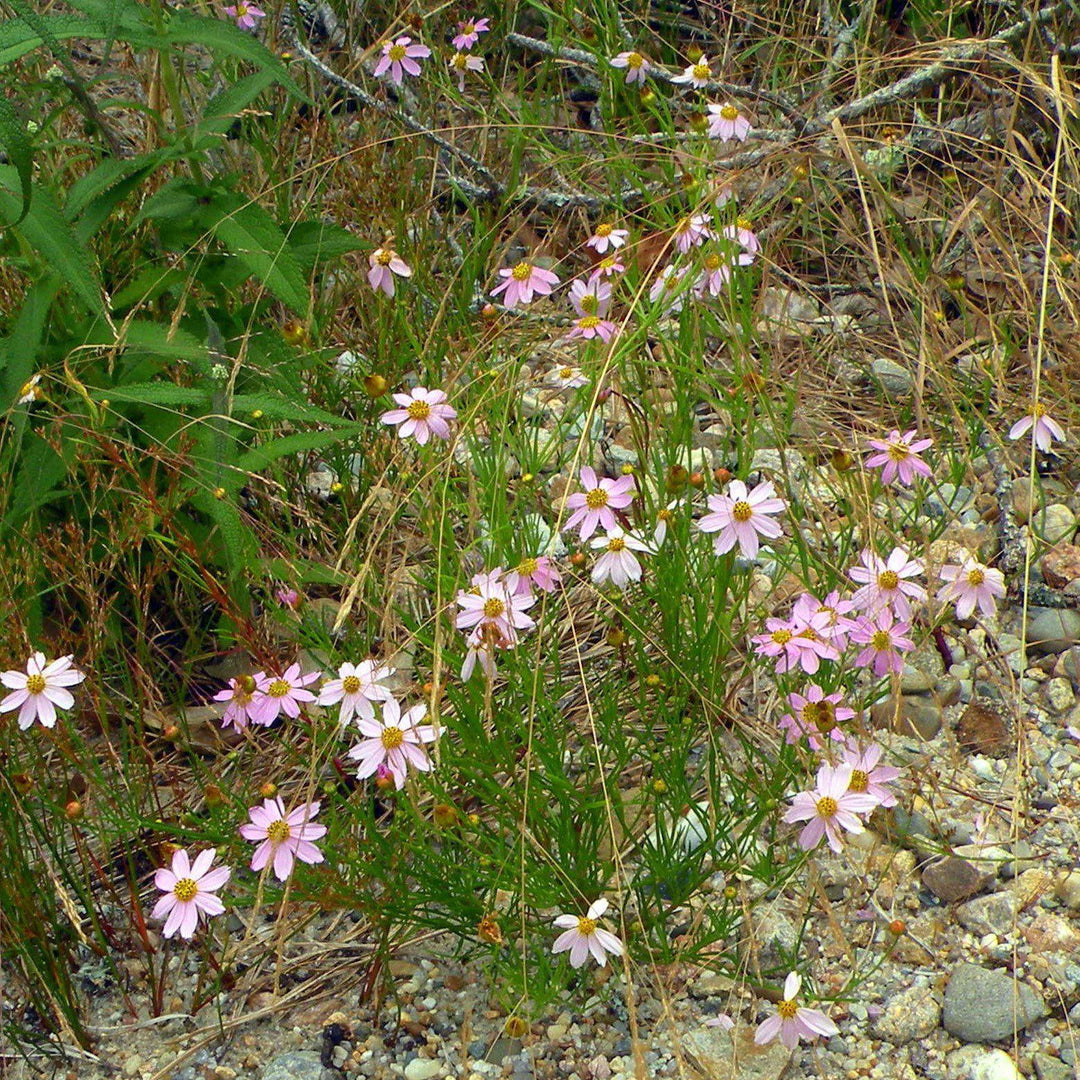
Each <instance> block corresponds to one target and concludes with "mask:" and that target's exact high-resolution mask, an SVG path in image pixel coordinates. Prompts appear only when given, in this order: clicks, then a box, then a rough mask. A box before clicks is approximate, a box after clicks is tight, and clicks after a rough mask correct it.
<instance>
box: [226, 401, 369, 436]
mask: <svg viewBox="0 0 1080 1080" xmlns="http://www.w3.org/2000/svg"><path fill="white" fill-rule="evenodd" d="M256 409H259V410H261V411H262V414H263V415H264V416H265V417H266V418H267V419H268V420H291V421H293V422H294V423H310V424H327V425H329V426H330V427H337V428H343V427H359V426H360V425H358V424H357V423H356V421H355V420H346V419H345V417H343V416H335V415H334V413H331V412H327V411H326V410H325V409H320V408H319V407H318V406H317V405H308V404H306V403H305V402H303V401H293V400H287V399H286V398H281V397H276V396H275V395H273V394H237V395H236V397H234V398H233V407H232V412H233V415H234V416H236V415H241V416H243V415H247V414H250V413H253V412H255V410H256Z"/></svg>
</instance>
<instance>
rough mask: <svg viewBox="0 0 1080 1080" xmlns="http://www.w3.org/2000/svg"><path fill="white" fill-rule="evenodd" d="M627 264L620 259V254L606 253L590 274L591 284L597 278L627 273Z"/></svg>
mask: <svg viewBox="0 0 1080 1080" xmlns="http://www.w3.org/2000/svg"><path fill="white" fill-rule="evenodd" d="M625 271H626V266H625V265H624V264H623V263H621V262H620V261H619V256H618V255H615V254H611V255H605V256H604V258H602V259H601V260H600V261H599V262H598V263H597V264H596V265H595V266H594V267H593V268H592V272H591V273H590V274H589V284H590V285H591V284H592V283H593V282H594V281H596V279H597V278H606V277H614V276H615V275H616V274H622V273H625Z"/></svg>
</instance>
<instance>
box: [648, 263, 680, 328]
mask: <svg viewBox="0 0 1080 1080" xmlns="http://www.w3.org/2000/svg"><path fill="white" fill-rule="evenodd" d="M687 269H688V268H687V267H685V266H684V267H682V268H676V267H675V266H674V265H672V264H668V265H667V266H665V267H664V269H663V270H661V271H660V273H659V274H658V275H657V276H656V278H655V279H654V280H653V283H652V285H651V286H650V288H649V299H650V300H651V301H652V302H653V303H654V304H656V303H663V305H664V314H665V315H672V314H675V313H677V312H680V311H682V309H683V304H684V303H685V302H686V294H685V293H684V292H682V291H680V288H679V287H680V286H681V285H682V283H683V278H684V277H686V272H687Z"/></svg>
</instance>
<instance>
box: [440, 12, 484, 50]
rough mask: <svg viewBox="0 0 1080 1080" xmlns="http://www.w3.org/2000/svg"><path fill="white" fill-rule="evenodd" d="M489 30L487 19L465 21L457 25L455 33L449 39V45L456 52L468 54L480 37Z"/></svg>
mask: <svg viewBox="0 0 1080 1080" xmlns="http://www.w3.org/2000/svg"><path fill="white" fill-rule="evenodd" d="M490 29H491V21H490V20H489V19H465V20H463V21H462V22H459V23H458V24H457V33H456V34H454V36H453V37H452V38H451V39H450V44H451V45H453V46H454V48H455V49H457V51H458V52H468V51H469V50H470V49H471V48H472V47H473V46H474V45H476V43H477V42H478V41H479V40H480V35H481V34H486V33H487V32H488V31H489V30H490Z"/></svg>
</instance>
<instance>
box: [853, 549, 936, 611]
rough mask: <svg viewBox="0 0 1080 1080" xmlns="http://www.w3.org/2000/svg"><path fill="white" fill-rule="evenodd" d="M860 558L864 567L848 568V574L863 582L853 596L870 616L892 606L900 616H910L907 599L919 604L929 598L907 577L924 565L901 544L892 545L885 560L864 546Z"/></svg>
mask: <svg viewBox="0 0 1080 1080" xmlns="http://www.w3.org/2000/svg"><path fill="white" fill-rule="evenodd" d="M859 557H860V559H861V560H862V566H853V567H852V568H851V569H850V570H849V571H848V577H850V578H851V580H852V581H854V582H856V583H857V584H860V585H862V588H861V589H858V590H857V591H856V593H855V595H854V596H853V597H852V599H853V600H854V601H855V604H856V606H857V607H858V608H859V609H860V610H861V611H864V612H865V613H866V614H867V615H875V614H877V612H879V611H881V610H882V608H891V609H892V610H893V611H895V612H896V615H897V617H898V618H901V619H910V618H911V604H910V603H909V602H908V598H909V597H910V598H911V599H912V600H914V601H916V602H917V603H922V602H924V601H925V600H926V590H925V589H924V588H923V587H922V586H921V585H916V584H915V582H913V581H909V580H908V579H909V578H913V577H915V576H916V575H918V574H921V573H922V572H923V564H922V563H921V562H919V560H918V559H912V558H911V557H910V556H909V555H908V553H907V552H906V551H905V550H904V549H903V548H900V547H897V548H893V550H892V553H891V554H890V555H889V557H888V559H882V558H881V556H880V555H878V554H877V552H875V551H873V550H872V549H871V548H863V551H862V554H861V555H860V556H859Z"/></svg>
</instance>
